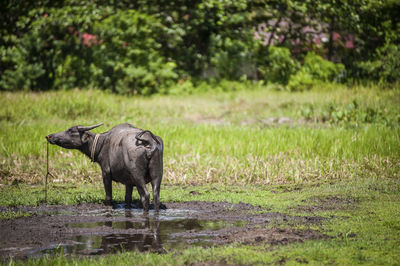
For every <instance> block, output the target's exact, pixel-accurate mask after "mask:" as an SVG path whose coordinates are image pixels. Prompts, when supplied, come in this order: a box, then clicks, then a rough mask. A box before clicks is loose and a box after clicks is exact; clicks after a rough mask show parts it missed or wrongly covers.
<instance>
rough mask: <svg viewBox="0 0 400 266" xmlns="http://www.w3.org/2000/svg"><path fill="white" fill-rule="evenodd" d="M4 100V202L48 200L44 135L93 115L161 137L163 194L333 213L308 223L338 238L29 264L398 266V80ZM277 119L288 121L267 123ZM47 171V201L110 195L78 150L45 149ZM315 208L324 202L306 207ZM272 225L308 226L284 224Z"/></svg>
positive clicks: (119, 196)
mask: <svg viewBox="0 0 400 266" xmlns="http://www.w3.org/2000/svg"><path fill="white" fill-rule="evenodd" d="M354 101H356V102H357V104H358V106H359V107H358V109H357V113H355V115H354V116H350V115H349V118H351V119H350V120H349V121H345V120H343V121H341V122H338V123H334V122H333V121H328V122H327V123H323V122H321V117H324V112H326V110H327V108H329V106H334V108H335V110H344V111H345V110H348V108H349V105H350V104H351V103H352V102H354ZM0 102H1V105H0V129H1V130H0V206H19V205H31V206H37V205H39V204H41V203H42V202H43V200H44V192H43V179H44V175H45V172H46V168H45V167H46V157H45V147H46V144H45V138H44V137H45V136H46V135H47V134H49V133H53V132H57V131H61V130H64V129H66V128H68V127H70V126H73V125H77V124H81V125H89V124H95V123H98V122H104V123H105V124H104V126H102V127H100V128H98V129H95V132H103V131H106V130H108V129H110V128H111V127H112V126H115V125H117V124H119V123H125V122H128V123H131V124H133V125H135V126H138V127H141V128H146V129H150V130H152V131H153V132H154V133H155V134H157V135H160V136H161V137H162V138H163V139H164V142H165V154H164V169H165V173H164V179H163V186H162V190H161V200H162V201H164V202H170V201H192V200H202V201H227V202H231V203H239V202H245V203H250V204H253V205H260V206H262V207H265V208H267V209H268V210H269V211H271V212H283V213H288V214H291V215H307V216H322V217H328V218H329V219H327V220H326V221H325V222H323V223H322V224H321V225H313V226H312V229H314V230H318V231H320V232H322V233H324V234H326V235H329V236H330V237H331V238H327V239H323V240H312V241H305V242H304V243H292V244H290V245H287V246H275V247H273V248H271V247H270V246H268V245H260V246H246V245H241V244H237V245H227V246H219V247H214V248H208V249H203V248H188V249H185V250H180V251H172V252H170V253H167V254H152V253H134V252H127V253H121V254H116V255H108V256H104V257H100V258H85V259H82V258H64V257H62V256H60V257H56V258H41V259H35V260H29V261H28V264H49V265H53V264H59V265H65V264H77V263H79V264H90V265H92V264H95V265H96V264H97V265H106V264H107V265H109V264H127V263H129V262H132V261H134V262H135V263H136V264H157V265H158V264H168V265H172V264H174V265H176V264H190V263H197V262H206V263H207V262H211V263H222V264H223V263H226V264H278V263H287V264H301V263H310V264H317V265H319V264H374V265H375V264H385V265H396V264H398V262H399V261H400V255H399V254H400V253H399V252H398V248H397V247H398V246H400V243H399V242H400V240H399V239H400V228H399V226H398V221H399V220H400V212H399V210H400V194H399V191H400V181H399V180H400V126H399V121H400V120H399V117H400V91H399V90H398V89H393V90H381V89H379V88H365V87H353V88H346V87H340V86H333V87H332V86H330V87H328V88H319V89H315V90H312V91H308V92H303V93H288V92H278V91H273V90H270V89H268V88H265V89H260V88H258V89H254V90H243V91H237V92H225V93H208V94H196V95H186V96H153V97H149V98H141V97H123V96H118V95H113V94H108V93H105V92H101V91H95V90H72V91H59V92H46V93H23V92H19V93H5V92H0ZM309 110H312V112H309ZM367 110H373V112H376V113H377V114H379V115H376V116H375V117H373V118H374V119H372V120H371V121H370V122H368V123H367V122H366V121H363V120H362V119H361V118H360V117H362V116H363V114H364V112H367ZM368 112H372V111H368ZM271 117H272V118H274V119H275V120H276V119H277V118H282V117H284V118H285V119H286V121H288V122H286V123H271V121H272V120H274V119H272V120H271ZM360 119H361V120H360ZM50 170H51V172H52V174H53V175H54V178H50V180H49V181H50V182H49V191H48V202H49V204H79V203H87V202H92V203H101V202H102V201H103V199H104V189H103V187H102V182H101V174H100V169H99V167H98V166H97V165H96V164H92V163H91V162H90V160H89V159H88V158H85V157H84V156H83V155H82V154H80V153H79V152H77V151H71V150H66V149H62V148H59V147H56V146H50ZM113 187H114V189H113V194H114V199H116V200H119V201H123V198H124V187H123V185H121V184H113ZM191 191H196V192H198V193H194V194H193V193H190V192H191ZM330 197H337V198H339V199H349V202H350V203H349V204H347V205H346V204H345V205H344V206H342V207H340V208H329V203H326V202H324V200H325V199H329V198H330ZM313 205H321V206H324V208H319V209H316V210H314V211H312V212H310V211H307V210H308V209H307V208H308V206H313ZM24 215H29V214H28V213H21V212H20V213H12V212H11V211H9V212H3V213H1V216H0V218H2V219H14V218H17V217H20V216H24ZM271 226H280V227H285V226H286V227H290V228H299V229H307V226H305V225H294V224H284V223H280V224H278V225H277V224H272V225H271ZM304 226H305V227H306V228H304ZM310 226H311V225H310ZM13 263H17V264H18V263H26V262H13Z"/></svg>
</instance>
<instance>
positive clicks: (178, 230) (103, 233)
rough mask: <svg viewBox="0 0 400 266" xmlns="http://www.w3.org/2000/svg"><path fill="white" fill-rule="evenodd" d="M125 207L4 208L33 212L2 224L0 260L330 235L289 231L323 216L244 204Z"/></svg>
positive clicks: (276, 241)
mask: <svg viewBox="0 0 400 266" xmlns="http://www.w3.org/2000/svg"><path fill="white" fill-rule="evenodd" d="M122 205H123V204H119V205H114V206H113V207H111V206H104V205H101V204H82V205H77V206H46V205H41V206H38V207H12V208H6V207H0V211H21V212H29V213H30V214H31V215H30V216H28V217H21V218H17V219H11V220H0V258H1V260H3V261H4V260H8V259H9V258H18V259H24V258H29V257H40V256H43V255H44V254H54V253H55V251H56V250H57V248H59V247H60V246H62V247H65V250H64V254H67V255H68V254H69V255H102V254H106V253H112V252H116V251H118V250H120V251H121V250H137V251H152V252H159V253H164V252H169V251H171V250H174V249H177V248H182V247H187V246H190V245H200V246H210V245H223V244H228V243H233V242H237V243H244V244H250V245H261V244H269V246H270V247H273V246H274V245H278V244H288V243H291V242H295V241H304V240H307V239H320V238H325V237H326V236H324V235H323V234H321V233H320V232H317V231H313V230H310V229H307V230H295V229H288V228H290V227H293V226H295V225H307V224H315V223H320V222H321V221H322V220H324V219H325V218H321V217H314V216H313V217H309V216H289V215H286V214H282V213H276V212H268V211H267V210H264V209H262V208H261V207H254V206H252V205H249V204H244V203H241V204H230V203H224V202H198V201H193V202H181V203H173V202H170V203H165V206H166V208H167V209H166V210H162V211H160V213H159V214H156V213H154V212H153V211H150V212H149V214H143V211H142V210H140V209H125V208H124V207H123V206H122ZM288 225H289V226H288ZM303 228H304V226H303Z"/></svg>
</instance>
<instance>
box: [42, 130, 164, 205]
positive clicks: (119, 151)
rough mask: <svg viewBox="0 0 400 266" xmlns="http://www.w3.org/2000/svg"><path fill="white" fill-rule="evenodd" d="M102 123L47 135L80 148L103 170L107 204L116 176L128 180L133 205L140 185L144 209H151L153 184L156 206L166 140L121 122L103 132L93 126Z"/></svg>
mask: <svg viewBox="0 0 400 266" xmlns="http://www.w3.org/2000/svg"><path fill="white" fill-rule="evenodd" d="M101 125H102V124H98V125H94V126H89V127H84V126H74V127H71V128H69V129H67V130H65V131H62V132H59V133H54V134H50V135H48V136H46V139H47V141H48V142H49V143H51V144H56V145H58V146H61V147H63V148H67V149H78V150H80V151H81V152H82V153H84V154H86V155H87V156H88V157H89V158H91V160H92V161H93V162H97V163H98V164H99V165H100V167H101V171H102V175H103V183H104V189H105V191H106V200H105V203H106V204H111V200H112V186H111V182H112V180H114V181H116V182H121V183H123V184H125V187H126V191H125V202H126V204H127V206H130V204H131V202H132V190H133V187H134V186H136V188H137V190H138V192H139V195H140V200H141V202H142V204H143V209H144V211H146V212H147V211H148V209H149V198H150V195H149V192H148V191H147V188H146V184H147V183H149V182H151V185H152V188H153V202H154V209H155V210H156V211H158V209H159V205H160V185H161V179H162V175H163V148H164V147H163V141H162V139H161V138H160V137H158V136H154V135H153V133H151V132H150V131H148V130H142V129H139V128H135V127H133V126H132V125H130V124H120V125H117V126H115V127H113V128H112V129H111V130H109V131H107V132H104V133H102V134H95V133H92V132H90V131H89V130H91V129H94V128H96V127H99V126H101Z"/></svg>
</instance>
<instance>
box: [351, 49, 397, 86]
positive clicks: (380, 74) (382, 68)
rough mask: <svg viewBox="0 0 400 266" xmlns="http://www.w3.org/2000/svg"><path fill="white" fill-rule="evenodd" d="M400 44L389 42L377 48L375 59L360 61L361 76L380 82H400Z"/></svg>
mask: <svg viewBox="0 0 400 266" xmlns="http://www.w3.org/2000/svg"><path fill="white" fill-rule="evenodd" d="M399 58H400V46H399V45H394V44H388V45H385V46H383V47H380V48H378V49H377V51H376V53H375V60H370V61H365V62H360V63H359V64H358V67H359V69H360V72H361V77H363V78H366V79H373V80H376V81H379V82H400V61H399Z"/></svg>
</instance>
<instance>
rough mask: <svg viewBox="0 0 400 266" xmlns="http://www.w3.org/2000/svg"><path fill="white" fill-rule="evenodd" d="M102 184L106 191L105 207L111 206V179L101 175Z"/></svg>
mask: <svg viewBox="0 0 400 266" xmlns="http://www.w3.org/2000/svg"><path fill="white" fill-rule="evenodd" d="M103 184H104V190H105V191H106V200H105V204H106V205H111V204H112V185H111V184H112V180H111V177H110V176H109V175H107V174H104V173H103Z"/></svg>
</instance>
